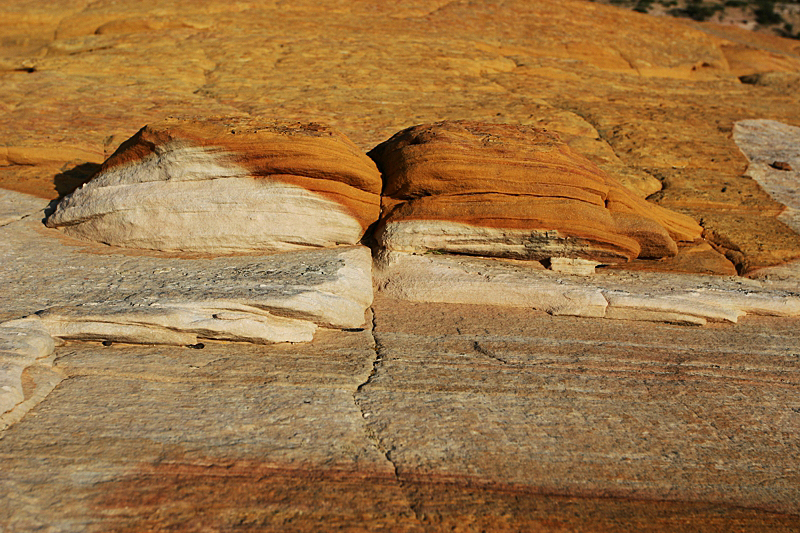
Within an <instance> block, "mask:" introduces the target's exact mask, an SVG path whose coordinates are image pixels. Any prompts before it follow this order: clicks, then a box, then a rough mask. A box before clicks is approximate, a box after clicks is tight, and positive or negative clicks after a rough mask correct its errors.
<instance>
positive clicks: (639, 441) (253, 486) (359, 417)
mask: <svg viewBox="0 0 800 533" xmlns="http://www.w3.org/2000/svg"><path fill="white" fill-rule="evenodd" d="M374 310H375V319H374V323H375V325H376V327H375V328H374V330H373V329H372V328H368V329H366V330H365V331H361V332H333V331H320V332H319V334H318V335H317V337H316V338H315V340H314V342H312V343H308V344H303V345H277V346H271V347H267V346H257V345H246V344H208V345H206V347H205V348H204V349H203V350H193V349H189V348H185V347H169V346H167V347H155V346H150V347H147V346H144V347H143V346H123V345H114V346H111V347H104V346H101V345H99V344H93V345H77V344H71V345H67V346H63V347H59V348H57V349H56V354H57V356H58V359H57V360H58V366H59V367H60V368H61V369H62V371H63V372H64V374H65V377H66V379H64V381H62V382H61V384H60V385H59V386H58V388H56V390H54V391H53V392H52V393H51V394H50V396H48V398H47V399H46V400H45V401H44V402H43V403H41V404H39V406H38V407H36V408H35V410H33V411H31V412H30V413H29V415H28V416H26V417H25V418H24V419H22V420H21V421H20V422H18V423H16V424H15V425H13V426H12V427H10V428H8V429H7V430H6V431H5V432H4V434H3V439H2V440H0V458H1V459H2V462H3V466H4V468H3V469H0V495H2V497H3V501H4V502H6V504H5V505H3V506H0V525H2V526H3V527H4V528H5V529H6V530H9V531H35V530H36V529H37V528H38V529H47V528H50V529H54V530H58V529H61V530H63V531H85V532H93V531H98V532H100V531H118V532H134V531H142V530H177V531H197V530H202V529H206V530H211V531H235V530H240V531H248V532H256V531H262V532H263V531H275V532H277V531H315V530H320V529H323V530H330V529H334V530H335V529H340V530H343V531H409V532H438V531H448V530H453V529H456V530H460V531H467V532H473V531H474V532H479V531H499V532H506V531H508V532H513V531H537V530H538V531H564V530H580V531H597V532H601V531H630V530H631V528H633V529H636V530H640V531H650V532H659V531H663V532H667V531H669V532H674V531H687V532H688V531H709V532H711V531H719V530H726V529H736V530H740V531H747V532H753V531H779V532H789V531H792V530H793V529H796V525H797V523H798V522H797V519H798V511H799V510H798V504H797V502H798V501H800V498H798V487H800V480H798V474H797V471H796V469H795V468H794V467H793V466H792V464H791V463H787V462H786V458H787V457H792V456H793V454H795V453H796V451H797V446H796V443H797V439H796V438H795V437H796V435H797V431H798V430H797V416H798V415H797V413H795V412H794V411H793V410H792V407H796V389H797V386H798V370H799V369H798V361H797V357H796V348H797V346H798V337H797V332H798V329H797V322H796V320H792V319H777V318H769V319H767V318H756V319H753V318H750V317H745V319H743V320H742V323H740V324H737V325H724V324H720V325H718V326H716V327H712V328H686V327H683V326H673V325H665V324H647V323H631V322H627V323H626V322H617V321H599V320H593V319H586V318H577V317H556V316H549V315H546V314H543V313H541V312H537V311H532V310H529V309H512V308H507V307H506V308H497V307H491V306H488V307H487V306H470V305H455V306H454V305H444V304H419V303H408V302H402V301H395V300H387V299H382V297H378V299H377V300H376V302H375V306H374ZM56 450H57V451H58V453H55V451H56Z"/></svg>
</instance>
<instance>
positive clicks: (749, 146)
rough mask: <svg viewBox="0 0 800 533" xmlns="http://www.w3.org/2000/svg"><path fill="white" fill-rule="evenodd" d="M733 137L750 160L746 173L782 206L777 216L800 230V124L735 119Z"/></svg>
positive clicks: (794, 228)
mask: <svg viewBox="0 0 800 533" xmlns="http://www.w3.org/2000/svg"><path fill="white" fill-rule="evenodd" d="M733 138H734V139H735V140H736V144H737V145H738V146H739V148H740V149H741V150H742V152H743V153H744V155H745V156H746V157H747V159H748V160H749V162H750V164H749V165H748V166H747V175H748V176H750V177H751V178H753V179H754V180H756V181H757V182H758V184H759V185H761V187H762V188H763V189H764V190H765V191H766V192H767V193H769V195H770V196H772V198H774V199H775V201H777V202H780V203H781V204H783V205H784V206H785V209H784V211H783V212H782V213H781V214H780V215H778V220H780V221H781V222H783V223H784V224H786V225H787V226H789V227H790V228H792V229H793V230H794V231H796V232H800V128H797V127H794V126H789V125H788V124H783V123H781V122H777V121H775V120H763V119H762V120H743V121H741V122H737V123H736V126H735V127H734V130H733Z"/></svg>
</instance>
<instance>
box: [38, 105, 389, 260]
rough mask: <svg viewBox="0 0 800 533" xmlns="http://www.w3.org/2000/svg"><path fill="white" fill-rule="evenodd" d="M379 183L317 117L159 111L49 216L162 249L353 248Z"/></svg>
mask: <svg viewBox="0 0 800 533" xmlns="http://www.w3.org/2000/svg"><path fill="white" fill-rule="evenodd" d="M380 189H381V178H380V174H379V172H378V170H377V169H376V168H375V165H374V164H373V163H372V161H371V160H370V159H369V158H368V157H366V156H365V155H364V154H363V153H362V152H361V151H360V150H359V149H358V148H357V147H356V146H355V145H354V144H353V143H352V142H350V141H349V140H348V139H347V138H346V137H345V136H344V135H343V134H341V133H339V132H337V131H335V130H333V129H331V128H328V127H326V126H322V125H319V124H275V123H263V122H255V121H252V120H248V119H243V118H238V117H237V118H206V119H197V120H182V119H168V120H166V121H164V122H161V123H157V124H151V125H149V126H145V127H144V128H142V129H141V130H140V131H139V132H138V133H136V134H135V135H134V136H133V137H132V138H130V139H129V140H127V141H125V142H124V143H123V144H122V145H121V146H120V147H119V149H117V151H116V152H115V153H114V154H113V155H112V156H111V157H110V158H109V159H108V160H107V161H106V162H105V163H104V164H103V166H102V167H101V169H100V170H99V172H98V173H97V175H96V176H95V177H94V178H93V179H92V180H91V181H89V182H88V183H86V184H85V185H84V186H83V187H82V188H80V189H78V190H76V191H75V192H74V193H72V194H71V195H70V196H68V197H66V198H64V200H63V201H62V202H61V203H60V204H59V205H58V207H57V209H56V211H55V213H53V215H52V216H50V218H49V219H48V220H47V225H48V226H50V227H56V228H61V229H63V231H64V232H65V233H67V234H68V235H71V236H74V237H79V238H83V239H88V240H92V241H98V242H103V243H107V244H110V245H114V246H123V247H132V248H144V249H154V250H163V251H192V252H206V253H236V252H251V251H260V252H264V251H269V252H280V251H288V250H295V249H302V248H307V247H330V246H336V245H340V244H347V245H352V244H355V243H357V242H358V241H359V240H360V239H361V237H362V236H363V234H364V232H365V230H366V228H367V227H368V226H369V225H370V224H372V223H373V222H374V221H376V220H377V218H378V215H379V211H380Z"/></svg>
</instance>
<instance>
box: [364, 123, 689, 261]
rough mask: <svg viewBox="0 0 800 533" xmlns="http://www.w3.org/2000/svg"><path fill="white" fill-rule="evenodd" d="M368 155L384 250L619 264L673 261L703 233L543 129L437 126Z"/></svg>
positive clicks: (408, 133)
mask: <svg viewBox="0 0 800 533" xmlns="http://www.w3.org/2000/svg"><path fill="white" fill-rule="evenodd" d="M369 155H370V156H371V157H372V158H373V159H374V160H375V162H376V163H377V164H378V167H379V168H380V169H381V171H382V172H383V175H384V187H383V209H384V216H383V219H382V221H381V224H380V225H379V227H378V229H377V239H378V241H379V243H380V245H381V246H383V247H384V248H386V249H387V250H395V251H408V252H424V251H440V252H448V253H459V254H469V255H481V256H494V257H509V258H518V259H537V260H539V259H547V258H551V257H567V258H581V259H589V260H595V261H600V262H605V263H618V262H625V261H629V260H631V259H634V258H637V257H643V258H661V257H670V256H674V255H675V254H676V253H677V244H676V241H694V240H695V239H698V238H699V237H700V235H701V232H702V229H701V228H700V226H698V225H697V224H696V223H695V222H694V221H693V220H692V219H690V218H689V217H686V216H684V215H680V214H678V213H674V212H671V211H669V210H666V209H664V208H661V207H658V206H656V205H653V204H650V203H648V202H647V201H646V200H643V199H642V198H640V197H638V196H636V195H635V194H633V193H632V192H630V191H629V190H628V189H626V188H625V187H624V186H622V185H621V184H620V183H619V182H618V181H617V180H615V179H614V178H612V177H610V176H608V175H606V174H605V173H603V172H602V171H601V170H600V169H599V168H598V167H597V166H596V165H594V164H593V163H592V162H590V161H589V160H588V159H586V158H584V157H583V156H581V155H579V154H576V153H574V152H573V151H572V150H571V149H570V148H569V147H568V146H567V145H566V144H565V143H563V142H562V141H561V140H560V138H559V137H558V135H557V134H554V133H551V132H549V131H547V130H545V129H540V128H535V127H531V126H520V125H503V124H486V123H478V122H466V121H447V122H438V123H434V124H426V125H420V126H415V127H412V128H408V129H406V130H403V131H401V132H399V133H397V134H396V135H394V136H393V137H392V138H390V139H389V140H387V141H385V142H384V143H382V144H380V145H379V146H377V147H376V148H375V149H373V150H372V151H371V152H370V153H369Z"/></svg>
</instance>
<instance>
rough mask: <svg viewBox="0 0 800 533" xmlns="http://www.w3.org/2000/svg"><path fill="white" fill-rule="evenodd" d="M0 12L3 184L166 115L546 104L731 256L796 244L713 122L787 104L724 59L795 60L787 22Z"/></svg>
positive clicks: (297, 6) (76, 160)
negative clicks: (768, 28) (765, 31)
mask: <svg viewBox="0 0 800 533" xmlns="http://www.w3.org/2000/svg"><path fill="white" fill-rule="evenodd" d="M0 13H2V16H1V17H0V20H2V21H3V24H2V32H3V41H2V42H3V43H4V44H3V47H2V51H0V56H2V59H1V60H0V65H2V67H1V68H2V73H1V74H0V76H2V78H3V83H2V87H3V89H2V95H3V98H2V102H3V104H2V105H3V111H4V112H3V114H2V116H0V128H2V130H3V132H4V133H5V137H4V141H3V147H0V183H2V184H3V187H7V188H13V189H15V190H19V191H23V192H29V193H34V194H38V195H42V196H44V197H46V198H49V199H52V198H55V197H56V196H57V195H59V194H65V193H67V192H70V191H71V190H72V189H74V188H75V187H76V186H77V185H78V184H80V183H81V182H82V181H84V180H85V179H86V178H87V177H88V175H90V174H91V173H92V172H94V171H95V170H96V169H97V165H99V164H101V163H102V162H103V161H104V160H105V158H106V157H108V156H109V155H111V153H113V151H114V150H115V149H116V147H117V146H118V145H119V144H120V143H121V142H122V141H124V140H125V139H127V138H129V137H130V136H132V135H134V134H135V133H136V131H138V130H139V129H140V128H141V126H142V125H143V124H152V123H156V122H159V121H162V120H164V119H165V118H166V117H168V116H170V115H185V116H202V115H223V116H242V117H245V118H246V117H248V116H249V117H256V118H259V119H262V118H265V119H268V120H273V119H275V120H282V121H300V122H304V123H306V122H310V121H316V122H321V123H326V124H330V125H331V126H333V127H335V128H337V129H338V130H340V131H342V132H343V133H344V134H346V135H347V136H348V137H349V138H351V139H352V140H353V141H354V142H355V143H356V144H357V145H358V146H359V147H360V148H361V150H363V151H367V150H369V149H371V148H373V147H374V146H376V145H377V144H378V143H379V142H381V141H383V140H385V139H387V138H389V137H390V136H391V135H392V134H394V133H395V132H397V131H400V130H402V129H404V128H407V127H409V126H412V125H414V124H421V123H431V122H437V121H441V120H445V119H469V120H474V121H484V122H498V123H515V124H531V125H538V124H540V123H541V122H542V121H545V122H546V121H550V120H551V119H552V118H553V117H556V118H558V120H559V122H560V127H558V128H556V127H554V129H556V130H558V131H564V129H565V128H564V127H565V126H569V129H570V133H571V135H572V136H573V138H572V139H567V142H568V144H570V146H571V147H573V148H575V151H577V152H578V153H581V154H584V155H587V157H589V158H590V159H591V160H592V161H594V162H596V163H598V164H600V163H601V162H602V163H603V164H600V166H601V168H602V169H603V170H605V171H606V172H609V170H610V167H614V168H615V170H614V173H613V174H614V175H615V176H617V175H619V176H626V177H630V178H631V181H634V182H638V183H640V184H641V185H643V187H642V188H641V189H640V190H641V191H642V192H643V194H645V195H647V194H654V193H655V194H656V196H654V197H651V200H654V201H655V202H656V203H658V204H660V205H662V206H665V207H668V208H670V209H673V210H677V211H679V212H683V213H684V214H687V215H689V216H691V217H692V218H694V219H695V220H697V221H699V222H701V225H702V226H703V227H704V228H705V229H706V230H707V233H708V234H709V235H711V236H712V237H713V239H714V240H715V241H714V242H715V243H716V244H717V245H720V246H724V247H725V251H726V253H727V254H728V256H729V258H730V259H731V260H732V261H733V262H734V263H735V264H736V265H737V268H738V269H739V270H740V271H741V272H746V271H748V270H749V269H754V268H761V267H764V266H770V265H775V264H778V263H781V262H784V261H787V260H790V259H793V258H796V257H797V250H798V249H800V237H798V235H797V233H796V232H794V231H792V230H790V229H789V228H787V227H786V226H785V225H784V224H783V223H781V222H780V221H779V220H777V218H776V217H777V215H778V214H779V211H780V210H781V207H780V206H779V205H778V203H777V202H775V201H774V200H772V199H771V198H770V197H769V196H768V195H766V194H765V193H764V192H763V191H762V190H761V189H760V188H759V187H758V185H757V183H756V182H755V181H754V180H753V179H751V178H749V177H747V176H746V175H745V174H744V170H745V168H746V165H747V161H746V159H745V158H744V156H743V155H742V154H741V153H740V152H739V150H738V149H737V147H736V145H735V143H734V142H733V140H732V138H731V132H732V127H733V124H734V123H735V122H737V121H740V120H745V119H762V118H767V119H771V120H779V121H781V122H784V123H786V124H789V125H792V124H794V125H798V124H800V122H798V120H800V119H799V118H798V110H797V109H798V107H797V105H796V98H795V97H794V92H792V91H787V90H786V89H785V87H783V86H780V85H775V84H772V85H770V84H768V83H766V81H765V83H764V84H748V83H742V82H741V81H740V80H739V79H738V76H743V75H755V74H758V73H759V72H762V73H763V72H766V71H775V70H779V71H781V72H784V73H788V74H791V73H792V72H797V71H798V70H800V49H798V46H797V41H793V40H787V39H780V38H777V37H771V36H765V35H755V34H750V33H748V32H746V31H744V30H741V31H739V30H737V29H735V28H730V27H724V26H717V25H713V24H702V25H700V24H696V23H693V22H691V21H686V20H675V19H666V18H657V17H648V16H646V15H642V14H638V13H632V12H629V11H622V10H619V9H615V8H613V7H610V6H605V5H600V4H597V3H592V2H584V1H578V0H565V1H563V2H558V3H553V2H547V1H544V0H535V1H527V0H525V1H523V0H515V1H513V2H511V3H505V4H503V8H502V9H500V8H499V7H498V5H497V4H496V3H495V2H494V1H492V0H482V1H480V2H478V3H472V4H469V3H462V2H447V1H445V0H441V1H439V0H416V1H414V2H411V3H408V2H404V3H402V4H385V5H377V4H376V3H375V2H371V1H363V2H355V3H354V2H345V1H343V0H342V1H338V0H335V1H332V2H327V3H326V4H325V7H324V8H322V7H321V6H319V5H318V4H315V3H312V2H300V3H297V2H292V3H286V2H266V3H258V4H254V3H247V2H244V3H242V2H239V3H237V4H235V5H233V4H230V5H229V4H219V3H215V2H204V3H202V4H197V3H191V2H178V3H175V2H169V3H165V2H160V1H157V0H148V1H146V2H140V3H136V4H129V3H116V2H111V1H105V0H103V1H99V2H91V3H90V2H87V1H83V0H58V1H55V2H48V5H47V7H46V8H43V7H36V6H31V5H30V4H29V3H22V2H17V1H15V0H14V1H12V0H6V1H4V2H2V3H0ZM367 20H370V21H376V20H377V21H380V24H367V23H365V21H367ZM320 27H325V28H326V31H325V32H324V33H321V32H320V31H319V28H320ZM387 36H390V39H391V43H392V44H391V46H387V44H386V43H387ZM412 73H413V75H412ZM764 80H767V78H766V77H765V78H764ZM600 160H602V161H600ZM662 188H663V190H661V191H660V192H658V189H662Z"/></svg>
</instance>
